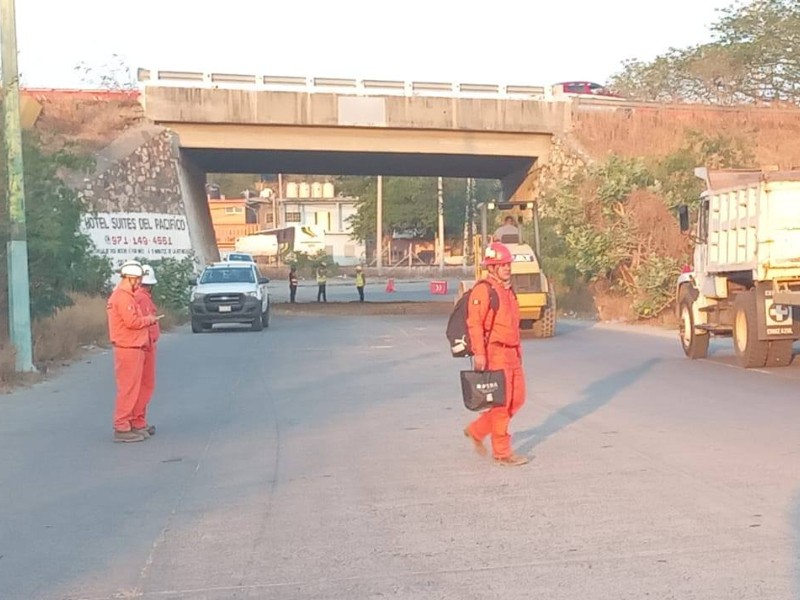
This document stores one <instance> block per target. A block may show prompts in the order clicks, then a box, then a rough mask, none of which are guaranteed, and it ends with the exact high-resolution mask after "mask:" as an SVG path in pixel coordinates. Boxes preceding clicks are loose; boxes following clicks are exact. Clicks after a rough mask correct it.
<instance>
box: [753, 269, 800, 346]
mask: <svg viewBox="0 0 800 600" xmlns="http://www.w3.org/2000/svg"><path fill="white" fill-rule="evenodd" d="M756 315H757V317H758V339H760V340H787V339H797V338H800V321H799V320H798V318H800V315H799V314H798V312H797V310H796V309H795V308H794V307H792V306H788V305H786V304H776V303H775V302H773V300H772V282H771V281H760V282H758V283H756Z"/></svg>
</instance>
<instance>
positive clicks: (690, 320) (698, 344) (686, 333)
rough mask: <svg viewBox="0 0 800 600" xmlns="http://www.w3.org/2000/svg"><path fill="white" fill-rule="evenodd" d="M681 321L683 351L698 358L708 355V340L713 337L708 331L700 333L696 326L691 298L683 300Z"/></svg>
mask: <svg viewBox="0 0 800 600" xmlns="http://www.w3.org/2000/svg"><path fill="white" fill-rule="evenodd" d="M680 316H681V321H680V324H679V331H680V336H681V347H682V348H683V353H684V354H685V355H686V356H688V357H689V358H691V359H692V360H696V359H698V358H705V357H706V356H708V342H709V338H710V337H711V336H710V335H709V334H708V333H698V331H697V329H695V326H694V313H693V312H692V301H691V300H690V299H689V298H683V299H682V300H681V314H680Z"/></svg>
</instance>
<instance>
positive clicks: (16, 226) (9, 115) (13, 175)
mask: <svg viewBox="0 0 800 600" xmlns="http://www.w3.org/2000/svg"><path fill="white" fill-rule="evenodd" d="M0 45H2V68H3V95H4V98H3V113H4V115H3V116H4V124H5V142H6V143H5V146H6V161H7V167H8V168H7V171H8V213H9V220H8V221H9V238H8V242H7V248H6V250H7V256H8V325H9V333H10V337H11V344H12V345H13V346H14V352H15V355H16V369H17V371H18V372H30V371H35V370H36V368H35V367H34V366H33V348H32V344H31V303H30V291H29V288H28V286H29V281H28V240H27V230H26V227H25V186H24V171H23V165H22V131H21V129H22V128H21V125H20V118H19V74H18V70H17V27H16V16H15V14H14V0H0Z"/></svg>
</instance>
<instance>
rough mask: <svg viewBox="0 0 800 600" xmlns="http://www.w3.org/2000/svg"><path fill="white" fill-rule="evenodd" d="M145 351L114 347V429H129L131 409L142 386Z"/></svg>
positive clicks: (134, 407)
mask: <svg viewBox="0 0 800 600" xmlns="http://www.w3.org/2000/svg"><path fill="white" fill-rule="evenodd" d="M144 358H145V351H144V350H142V349H140V348H119V347H116V346H115V347H114V377H115V379H116V381H117V397H116V400H115V403H114V429H115V430H116V431H130V430H131V424H132V423H133V411H134V410H135V409H136V401H137V400H138V399H139V391H140V389H141V387H142V372H143V370H144Z"/></svg>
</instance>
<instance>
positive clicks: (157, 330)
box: [131, 265, 161, 438]
mask: <svg viewBox="0 0 800 600" xmlns="http://www.w3.org/2000/svg"><path fill="white" fill-rule="evenodd" d="M142 271H143V273H144V275H143V277H142V284H141V285H140V286H139V287H138V288H136V291H135V292H134V293H133V296H134V298H136V303H137V304H138V305H139V310H140V311H141V313H142V314H143V315H144V316H149V315H155V314H156V313H157V312H158V311H157V310H156V305H155V303H154V302H153V296H152V294H153V286H154V285H156V283H158V280H156V272H155V269H153V267H151V266H150V265H142ZM148 332H149V335H150V343H149V344H148V346H147V347H146V348H145V351H144V366H143V368H142V384H141V387H140V388H139V398H138V399H137V400H136V407H135V408H134V409H133V421H132V423H131V427H132V429H131V431H133V432H134V433H139V434H141V435H143V436H144V437H146V438H147V437H149V436H151V435H155V434H156V426H155V425H148V423H147V407H148V406H149V405H150V399H151V398H152V397H153V391H154V390H155V387H156V348H157V344H158V338H160V337H161V326H160V325H159V324H158V322H156V323H153V324H152V325H150V327H149V328H148Z"/></svg>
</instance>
